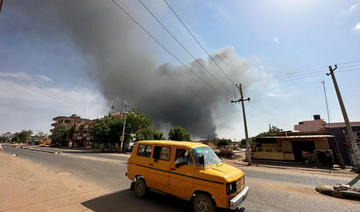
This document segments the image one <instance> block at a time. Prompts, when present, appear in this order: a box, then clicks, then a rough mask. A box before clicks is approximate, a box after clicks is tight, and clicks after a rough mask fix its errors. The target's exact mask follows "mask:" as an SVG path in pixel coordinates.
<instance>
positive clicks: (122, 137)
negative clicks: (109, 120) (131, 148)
mask: <svg viewBox="0 0 360 212" xmlns="http://www.w3.org/2000/svg"><path fill="white" fill-rule="evenodd" d="M123 106H124V123H123V128H122V136H121V137H120V142H121V144H120V152H123V149H124V138H125V125H126V107H127V106H128V105H127V102H126V100H124V102H123Z"/></svg>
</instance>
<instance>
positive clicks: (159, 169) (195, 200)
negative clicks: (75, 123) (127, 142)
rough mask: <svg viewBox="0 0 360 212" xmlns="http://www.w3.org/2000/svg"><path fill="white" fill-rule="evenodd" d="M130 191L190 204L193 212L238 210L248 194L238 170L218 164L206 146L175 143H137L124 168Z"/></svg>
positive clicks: (218, 161)
mask: <svg viewBox="0 0 360 212" xmlns="http://www.w3.org/2000/svg"><path fill="white" fill-rule="evenodd" d="M126 175H127V177H128V178H129V179H130V180H132V181H133V182H132V183H131V189H132V190H134V191H135V194H136V196H137V197H139V198H143V197H145V196H146V193H147V192H148V190H155V191H160V192H163V193H167V194H170V195H173V196H176V197H179V198H181V199H184V200H188V201H191V202H192V206H193V209H194V211H196V212H198V211H204V212H205V211H206V212H212V211H215V210H216V207H220V208H228V209H238V208H239V207H240V204H241V202H243V201H244V200H245V198H246V196H247V194H248V192H249V187H248V186H246V185H245V175H244V172H243V171H241V170H240V169H237V168H235V167H233V166H230V165H226V164H224V163H222V162H221V160H220V159H219V158H218V157H217V155H216V154H215V153H214V151H213V150H212V149H211V148H210V147H209V146H207V145H205V144H201V143H195V142H178V141H138V142H137V143H136V145H135V147H134V150H133V151H132V154H131V156H130V158H129V160H128V165H127V173H126Z"/></svg>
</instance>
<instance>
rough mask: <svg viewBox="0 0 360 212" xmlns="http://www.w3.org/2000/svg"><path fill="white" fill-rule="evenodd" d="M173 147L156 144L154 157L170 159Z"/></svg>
mask: <svg viewBox="0 0 360 212" xmlns="http://www.w3.org/2000/svg"><path fill="white" fill-rule="evenodd" d="M170 154H171V148H170V147H165V146H155V147H154V154H153V158H154V159H155V160H166V161H169V160H170Z"/></svg>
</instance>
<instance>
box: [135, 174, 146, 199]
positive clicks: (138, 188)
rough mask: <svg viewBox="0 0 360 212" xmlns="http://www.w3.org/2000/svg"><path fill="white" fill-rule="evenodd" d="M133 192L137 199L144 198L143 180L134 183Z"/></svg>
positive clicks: (144, 186) (144, 187) (144, 185)
mask: <svg viewBox="0 0 360 212" xmlns="http://www.w3.org/2000/svg"><path fill="white" fill-rule="evenodd" d="M134 190H135V194H136V196H137V197H139V198H144V197H145V196H146V184H145V180H144V179H142V178H139V179H137V180H136V181H135V185H134Z"/></svg>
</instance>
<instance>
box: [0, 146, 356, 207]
mask: <svg viewBox="0 0 360 212" xmlns="http://www.w3.org/2000/svg"><path fill="white" fill-rule="evenodd" d="M4 152H6V153H16V154H17V155H18V157H21V158H24V159H27V160H31V161H33V162H36V163H40V164H43V165H45V166H50V167H52V168H54V169H56V170H59V172H69V173H72V174H73V175H76V176H79V177H82V178H84V180H89V181H92V182H94V183H96V184H97V185H100V186H101V187H103V188H105V189H107V190H108V191H109V194H108V195H105V196H100V197H98V198H95V199H90V200H88V201H86V202H84V203H83V205H84V206H86V207H87V208H89V209H91V210H93V211H119V210H120V209H119V208H121V210H120V211H145V210H146V211H188V210H189V209H190V206H189V204H188V203H187V202H184V201H182V200H179V199H177V198H174V197H171V196H162V195H158V194H152V195H151V196H150V197H148V198H146V199H137V198H135V196H134V194H133V193H132V192H130V191H129V190H128V188H129V185H130V181H129V180H128V179H127V178H126V177H125V172H126V161H127V157H126V156H121V155H111V154H99V153H77V154H74V153H71V154H59V155H56V154H51V153H44V152H35V151H30V150H24V149H19V148H12V147H8V146H5V148H4ZM244 170H245V172H246V176H247V178H246V182H247V184H248V185H249V186H250V187H251V191H250V193H249V196H248V198H247V200H246V201H245V202H244V204H243V207H244V208H243V211H359V208H360V203H359V202H356V201H351V200H342V199H336V198H333V197H328V196H323V195H321V194H318V193H316V192H315V191H314V189H313V186H314V185H318V184H334V183H346V182H348V181H349V180H350V179H349V178H345V177H330V176H324V175H300V176H299V175H296V174H291V173H281V172H279V173H273V172H266V171H259V170H251V168H245V169H244Z"/></svg>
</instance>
